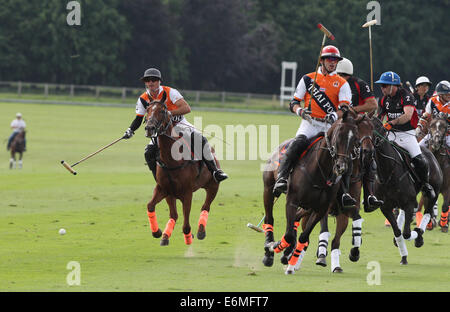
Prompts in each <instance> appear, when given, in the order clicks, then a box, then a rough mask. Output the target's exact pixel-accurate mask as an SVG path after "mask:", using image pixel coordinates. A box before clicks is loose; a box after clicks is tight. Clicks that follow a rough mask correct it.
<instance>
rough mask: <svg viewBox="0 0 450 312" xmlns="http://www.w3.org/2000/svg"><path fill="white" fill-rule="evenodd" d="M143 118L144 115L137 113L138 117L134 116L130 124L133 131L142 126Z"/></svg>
mask: <svg viewBox="0 0 450 312" xmlns="http://www.w3.org/2000/svg"><path fill="white" fill-rule="evenodd" d="M143 119H144V116H140V115H136V118H134V120H133V122H132V123H131V125H130V129H131V131H133V132H134V131H136V130H137V129H138V128H139V127H140V126H141V123H142V120H143Z"/></svg>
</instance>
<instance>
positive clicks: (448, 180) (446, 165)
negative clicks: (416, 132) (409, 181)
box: [428, 115, 450, 233]
mask: <svg viewBox="0 0 450 312" xmlns="http://www.w3.org/2000/svg"><path fill="white" fill-rule="evenodd" d="M448 132H449V128H448V119H447V116H440V115H437V116H436V117H435V118H433V119H432V120H431V122H430V125H429V131H428V133H429V134H430V139H429V140H428V149H429V150H430V151H431V152H432V153H433V155H434V156H435V157H436V159H437V161H438V163H439V166H440V167H441V170H442V173H443V175H444V177H443V184H442V188H441V194H442V197H443V202H442V208H441V209H442V210H441V219H440V221H439V225H440V227H441V231H442V232H444V233H447V232H448V210H449V204H450V160H449V158H450V151H449V147H448V146H447V141H446V138H447V135H448Z"/></svg>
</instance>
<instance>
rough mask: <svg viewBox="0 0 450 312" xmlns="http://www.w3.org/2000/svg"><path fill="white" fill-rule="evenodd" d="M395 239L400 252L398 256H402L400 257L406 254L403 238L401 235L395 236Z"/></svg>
mask: <svg viewBox="0 0 450 312" xmlns="http://www.w3.org/2000/svg"><path fill="white" fill-rule="evenodd" d="M395 241H396V242H397V246H398V251H399V252H400V256H402V257H404V256H407V255H408V249H407V248H406V244H405V239H404V238H403V235H400V236H399V237H396V238H395Z"/></svg>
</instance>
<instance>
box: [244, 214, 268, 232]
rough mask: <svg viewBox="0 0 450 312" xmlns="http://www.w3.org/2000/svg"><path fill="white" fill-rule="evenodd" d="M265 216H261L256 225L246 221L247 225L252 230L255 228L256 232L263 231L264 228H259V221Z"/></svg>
mask: <svg viewBox="0 0 450 312" xmlns="http://www.w3.org/2000/svg"><path fill="white" fill-rule="evenodd" d="M265 217H266V216H263V217H262V219H261V221H259V223H258V225H253V224H251V223H247V227H249V228H251V229H252V230H255V231H256V232H260V233H264V230H263V229H262V228H260V225H261V223H263V221H264V218H265Z"/></svg>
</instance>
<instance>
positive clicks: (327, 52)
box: [320, 45, 342, 60]
mask: <svg viewBox="0 0 450 312" xmlns="http://www.w3.org/2000/svg"><path fill="white" fill-rule="evenodd" d="M326 57H337V58H338V59H339V60H342V57H341V53H340V52H339V50H338V48H336V47H335V46H333V45H328V46H326V47H324V48H323V49H322V53H321V54H320V58H326Z"/></svg>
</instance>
